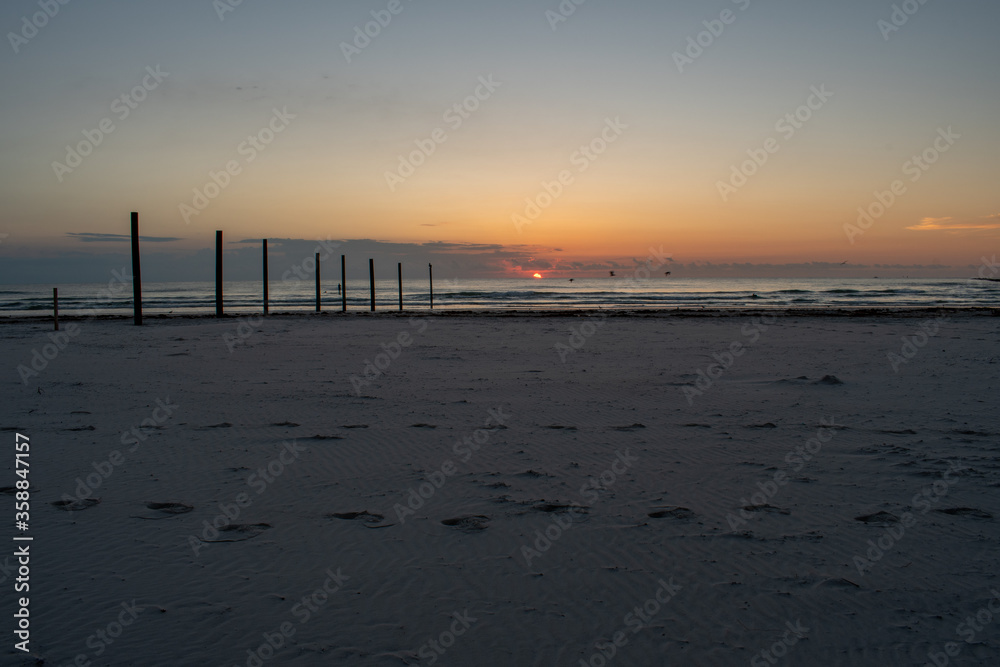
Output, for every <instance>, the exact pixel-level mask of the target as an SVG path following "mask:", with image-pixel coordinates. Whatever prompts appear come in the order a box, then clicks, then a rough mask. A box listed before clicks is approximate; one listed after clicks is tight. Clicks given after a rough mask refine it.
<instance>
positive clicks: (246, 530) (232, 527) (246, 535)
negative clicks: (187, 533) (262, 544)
mask: <svg viewBox="0 0 1000 667" xmlns="http://www.w3.org/2000/svg"><path fill="white" fill-rule="evenodd" d="M270 527H271V524H269V523H232V524H229V525H228V526H223V527H222V528H219V536H218V537H217V538H215V539H214V540H206V539H204V538H202V540H201V541H202V542H245V541H247V540H249V539H253V538H255V537H257V536H258V535H260V534H261V533H263V532H264V531H265V530H267V529H268V528H270Z"/></svg>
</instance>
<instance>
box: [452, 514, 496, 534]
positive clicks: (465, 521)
mask: <svg viewBox="0 0 1000 667" xmlns="http://www.w3.org/2000/svg"><path fill="white" fill-rule="evenodd" d="M441 523H443V524H444V525H446V526H451V527H452V528H458V529H459V530H464V531H465V532H467V533H472V532H476V531H479V530H486V528H487V526H489V525H490V518H489V517H488V516H483V515H482V514H469V515H466V516H459V517H455V518H454V519H445V520H444V521H442V522H441Z"/></svg>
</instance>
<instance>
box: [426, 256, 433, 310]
mask: <svg viewBox="0 0 1000 667" xmlns="http://www.w3.org/2000/svg"><path fill="white" fill-rule="evenodd" d="M427 270H428V271H429V272H430V277H431V310H434V265H433V264H428V265H427Z"/></svg>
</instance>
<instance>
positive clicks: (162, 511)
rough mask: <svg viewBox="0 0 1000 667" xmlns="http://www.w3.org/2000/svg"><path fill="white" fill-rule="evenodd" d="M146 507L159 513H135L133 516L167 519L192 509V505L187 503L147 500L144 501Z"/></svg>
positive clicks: (137, 517) (148, 518) (136, 517)
mask: <svg viewBox="0 0 1000 667" xmlns="http://www.w3.org/2000/svg"><path fill="white" fill-rule="evenodd" d="M146 508H147V509H151V510H153V511H155V512H159V514H146V515H142V514H140V515H135V516H134V517H133V518H135V519H147V520H157V519H167V518H169V517H171V516H175V515H177V514H187V513H188V512H191V511H192V510H194V505H188V504H187V503H158V502H148V503H146Z"/></svg>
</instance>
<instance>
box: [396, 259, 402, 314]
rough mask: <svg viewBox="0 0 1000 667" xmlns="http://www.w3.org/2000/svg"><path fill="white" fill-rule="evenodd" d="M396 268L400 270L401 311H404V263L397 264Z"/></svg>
mask: <svg viewBox="0 0 1000 667" xmlns="http://www.w3.org/2000/svg"><path fill="white" fill-rule="evenodd" d="M396 268H397V269H399V309H400V310H403V263H402V262H400V263H399V264H397V265H396Z"/></svg>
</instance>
